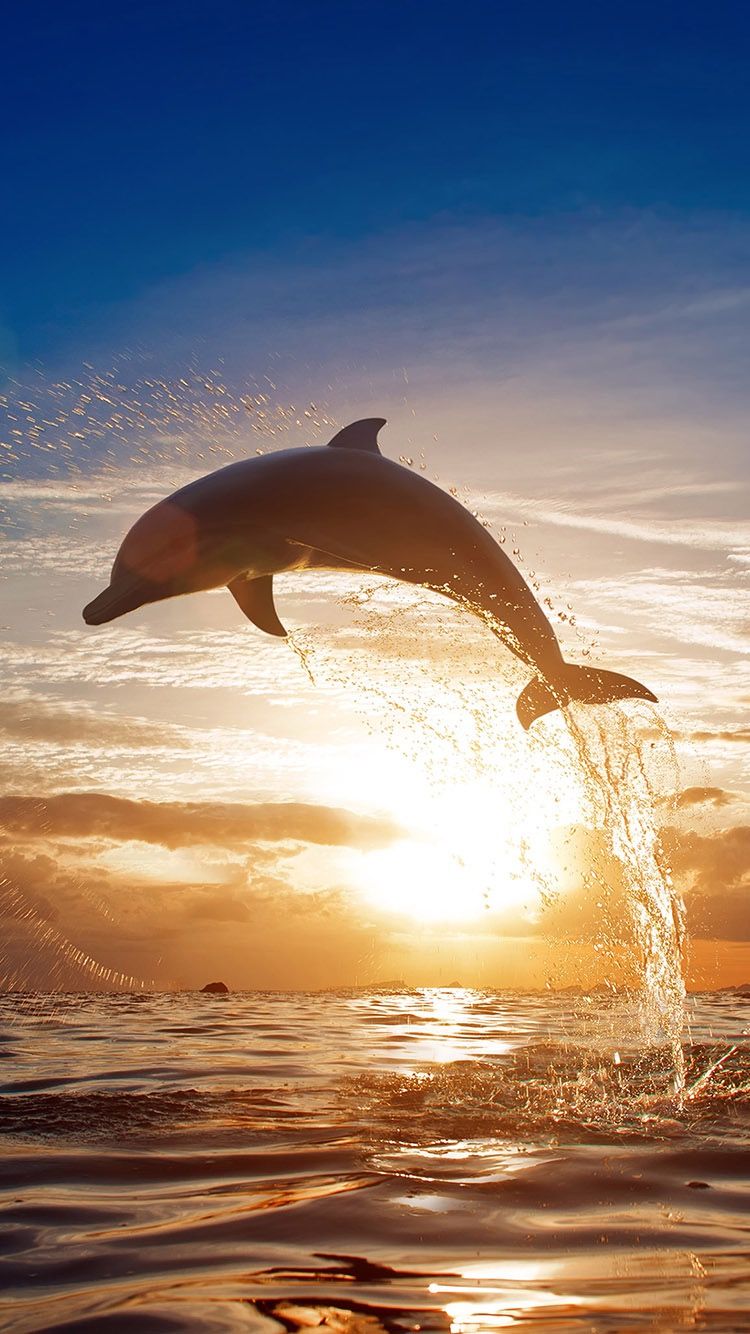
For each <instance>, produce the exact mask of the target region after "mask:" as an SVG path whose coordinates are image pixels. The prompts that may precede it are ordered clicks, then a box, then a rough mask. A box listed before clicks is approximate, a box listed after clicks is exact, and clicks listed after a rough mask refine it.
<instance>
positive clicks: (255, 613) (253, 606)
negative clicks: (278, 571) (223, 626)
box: [227, 574, 286, 637]
mask: <svg viewBox="0 0 750 1334" xmlns="http://www.w3.org/2000/svg"><path fill="white" fill-rule="evenodd" d="M227 588H228V589H229V592H230V593H231V594H232V597H233V598H234V600H235V602H236V603H237V606H238V607H239V608H240V611H244V613H245V615H246V616H247V619H248V620H249V621H252V623H253V625H257V627H258V629H259V630H265V632H266V634H267V635H279V636H280V637H283V636H285V635H286V630H285V629H284V627H283V625H282V624H281V621H280V620H279V618H278V616H277V614H276V608H275V606H274V605H273V576H272V575H270V574H262V575H261V576H260V577H259V578H258V579H252V578H251V579H248V578H247V577H246V576H245V575H244V574H239V575H238V576H237V578H236V579H233V580H232V581H231V583H229V584H227Z"/></svg>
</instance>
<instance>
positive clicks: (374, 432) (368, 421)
mask: <svg viewBox="0 0 750 1334" xmlns="http://www.w3.org/2000/svg"><path fill="white" fill-rule="evenodd" d="M381 426H385V417H365V418H364V420H363V421H359V422H352V423H351V425H350V426H345V427H344V429H343V430H342V431H339V433H338V435H335V436H334V437H333V440H329V441H328V448H329V449H360V450H364V451H365V453H367V454H379V453H380V448H379V446H378V431H379V430H380V428H381Z"/></svg>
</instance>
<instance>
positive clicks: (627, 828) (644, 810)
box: [566, 706, 685, 1099]
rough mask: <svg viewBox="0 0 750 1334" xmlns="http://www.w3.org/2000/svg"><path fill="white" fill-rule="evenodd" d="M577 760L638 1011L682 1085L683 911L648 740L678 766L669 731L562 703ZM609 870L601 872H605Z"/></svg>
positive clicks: (621, 714) (614, 711)
mask: <svg viewBox="0 0 750 1334" xmlns="http://www.w3.org/2000/svg"><path fill="white" fill-rule="evenodd" d="M566 721H567V725H568V729H569V733H570V736H571V738H572V740H573V743H574V746H575V750H576V756H577V761H578V763H579V764H580V766H581V768H582V770H583V772H584V773H585V775H586V783H587V788H588V790H589V795H590V797H591V799H592V802H593V804H594V807H595V809H596V808H597V807H598V811H599V818H600V819H601V821H602V825H603V828H604V830H605V832H606V836H607V841H608V844H609V849H610V851H611V854H612V856H613V857H615V858H616V859H617V862H618V865H619V867H620V869H621V872H622V876H623V880H624V887H625V898H626V903H627V906H628V908H629V910H630V914H631V926H632V933H633V938H634V944H635V946H636V948H637V950H638V952H639V956H640V957H639V960H638V963H639V972H640V979H641V1017H642V1023H643V1029H644V1037H645V1038H646V1039H647V1040H649V1041H651V1042H653V1043H656V1042H666V1043H667V1044H668V1046H669V1048H670V1050H671V1053H672V1061H673V1065H674V1092H675V1095H676V1096H677V1098H678V1099H681V1098H682V1096H683V1094H684V1089H685V1059H684V1054H683V1048H682V1030H683V1024H684V1006H685V981H684V977H683V969H682V965H683V944H684V917H683V908H682V903H681V900H680V898H679V895H678V894H677V892H676V890H675V887H674V883H673V880H672V875H671V870H670V867H669V865H668V863H667V861H666V858H665V854H664V850H663V848H662V843H661V838H660V827H659V825H660V821H659V818H658V816H657V810H658V803H659V802H660V801H661V802H662V803H663V801H664V794H663V792H659V791H658V790H657V787H656V779H655V775H654V772H653V766H652V765H650V764H649V757H648V749H647V748H648V747H656V745H657V743H656V741H655V740H654V735H653V733H654V731H655V730H656V732H657V735H658V737H659V738H660V740H661V742H662V753H663V751H664V749H665V748H666V751H667V753H668V755H669V756H670V758H671V760H672V764H673V766H674V768H675V769H676V759H675V753H674V747H673V745H672V741H671V736H670V733H669V730H668V728H667V727H666V725H665V724H664V723H663V722H661V721H660V720H654V723H652V724H651V727H650V728H649V731H648V732H647V733H646V734H645V736H644V732H643V729H642V728H638V727H637V725H635V724H634V722H633V721H632V720H631V718H630V717H629V715H628V713H627V712H626V710H625V709H621V708H618V707H613V706H608V707H607V708H606V709H602V710H599V709H596V710H591V709H589V710H587V714H586V716H583V715H582V713H581V712H580V711H579V710H577V709H576V708H575V707H571V708H568V709H567V710H566ZM605 874H606V871H605Z"/></svg>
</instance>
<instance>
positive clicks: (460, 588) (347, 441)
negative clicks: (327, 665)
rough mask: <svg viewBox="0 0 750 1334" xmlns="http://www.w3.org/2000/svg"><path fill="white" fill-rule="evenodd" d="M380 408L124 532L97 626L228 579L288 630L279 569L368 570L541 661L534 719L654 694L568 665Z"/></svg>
mask: <svg viewBox="0 0 750 1334" xmlns="http://www.w3.org/2000/svg"><path fill="white" fill-rule="evenodd" d="M384 425H385V422H384V420H383V419H382V418H368V419H367V420H365V421H358V422H353V423H352V425H351V426H346V427H345V428H344V429H343V430H342V431H339V433H338V435H336V436H334V438H333V440H331V441H330V442H329V444H328V445H324V446H316V447H313V448H309V449H285V450H281V451H279V452H278V453H275V454H266V455H262V456H259V457H257V458H252V459H246V460H244V461H243V462H240V463H231V464H229V465H228V467H225V468H220V469H219V470H218V471H217V472H214V473H210V474H209V475H208V476H207V477H202V478H200V479H199V480H198V481H196V482H191V483H190V484H189V485H188V486H184V487H182V488H181V489H180V490H179V491H175V492H174V494H173V495H171V496H169V497H168V498H167V499H166V500H162V501H159V503H158V504H157V505H154V506H153V508H152V509H150V510H147V512H146V513H145V514H144V515H142V517H141V518H140V519H138V520H137V522H136V523H135V524H134V525H133V527H132V528H131V529H130V531H129V532H128V533H127V535H126V537H125V539H124V541H123V543H122V546H121V547H120V550H119V551H118V553H117V556H116V557H115V562H114V565H113V567H112V577H111V581H110V584H109V587H108V588H105V589H104V591H103V592H102V593H100V594H99V596H98V597H96V598H94V600H93V602H90V603H89V604H88V606H87V607H85V608H84V611H83V617H84V620H85V621H86V622H87V624H88V625H101V624H103V623H104V622H105V621H112V620H114V619H115V618H116V617H118V616H124V615H125V614H126V613H127V612H129V611H134V610H135V608H136V607H141V606H144V605H145V604H147V603H149V602H160V601H162V600H163V599H165V598H171V597H176V596H177V595H178V594H181V593H194V592H198V591H199V590H201V589H208V588H220V587H222V586H223V585H226V586H227V587H228V588H229V591H230V593H231V594H232V595H233V597H234V598H235V599H236V601H237V603H238V604H239V606H240V607H241V609H242V611H243V612H244V613H245V615H246V616H247V617H248V618H249V619H250V620H251V621H252V622H253V623H254V624H255V625H257V626H258V627H259V628H260V629H261V630H265V631H266V632H267V633H268V634H272V635H285V634H286V630H285V629H284V627H283V625H282V624H281V621H280V620H279V617H278V615H277V612H276V608H275V606H274V601H273V576H274V575H275V574H278V573H280V572H281V571H283V570H284V571H285V570H309V569H329V570H331V569H332V570H358V571H361V570H367V571H370V572H373V573H377V574H385V575H389V576H390V577H391V578H392V579H399V580H401V581H403V582H406V583H411V584H421V585H423V586H424V587H426V588H430V589H432V590H435V591H437V592H439V593H442V594H444V595H445V596H446V597H449V598H451V599H453V600H454V601H456V602H458V603H460V604H461V605H463V606H465V607H466V608H467V609H468V610H471V611H474V612H475V613H476V614H478V615H480V616H481V617H482V618H483V619H484V620H485V621H486V623H487V624H488V625H489V627H490V629H492V630H493V632H494V633H495V634H496V635H497V636H498V637H499V638H500V639H501V640H502V641H503V642H504V643H505V644H506V645H507V646H508V647H509V648H510V649H511V650H512V651H513V652H514V653H515V654H516V656H517V657H519V658H520V659H521V661H522V662H523V663H525V664H526V666H528V667H530V668H532V670H533V671H534V673H535V676H534V679H533V680H532V681H530V682H529V684H528V685H527V686H526V687H525V688H524V690H522V691H521V694H520V695H519V698H518V702H517V705H516V711H517V713H518V717H519V719H520V721H521V723H522V724H523V726H524V727H525V728H528V727H530V725H531V723H532V722H534V720H535V719H536V718H539V717H541V716H542V715H543V714H546V713H549V712H551V711H552V710H553V709H556V708H561V707H563V706H565V705H566V704H568V703H569V702H570V701H571V700H580V701H582V702H587V703H591V704H601V703H607V702H609V701H612V700H618V699H648V700H654V701H655V699H656V697H655V695H653V694H652V693H651V691H650V690H647V689H646V687H645V686H642V685H640V684H639V682H638V681H633V680H631V678H630V677H628V676H620V675H618V674H617V673H616V672H607V671H601V670H596V669H594V668H591V667H579V666H574V665H573V664H571V663H567V662H565V661H564V659H563V657H562V653H561V651H560V646H559V644H558V642H557V639H556V637H555V632H554V630H553V629H552V626H551V625H550V623H549V621H548V620H547V617H546V616H545V615H544V612H543V611H542V609H541V607H540V606H539V603H538V602H537V601H536V598H535V597H534V595H533V593H532V592H531V589H530V588H529V587H528V585H527V584H526V582H525V581H524V579H523V578H522V577H521V575H520V573H519V571H518V570H517V569H516V567H515V565H514V564H513V562H512V561H511V560H510V559H509V558H508V557H507V556H506V554H505V552H504V551H503V549H502V547H500V546H498V544H497V542H495V540H494V539H493V538H492V537H491V536H490V534H489V533H488V532H487V530H486V529H485V528H484V527H483V526H482V524H481V523H479V522H478V521H477V520H476V519H475V518H474V517H473V515H472V514H470V513H469V511H468V510H466V509H465V508H464V507H463V505H461V504H460V503H459V502H458V501H457V500H454V499H453V497H452V496H450V495H448V494H447V493H446V492H445V491H443V490H441V488H440V487H437V486H434V485H433V483H432V482H429V481H428V480H427V479H426V478H425V477H423V476H421V474H419V473H413V472H411V471H410V470H409V469H408V468H404V467H401V466H400V465H399V464H398V463H393V462H392V461H391V460H390V459H386V458H384V457H383V455H382V454H381V453H380V450H379V448H378V442H377V436H378V432H379V430H380V428H381V427H382V426H384Z"/></svg>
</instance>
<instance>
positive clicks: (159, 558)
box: [83, 497, 242, 625]
mask: <svg viewBox="0 0 750 1334" xmlns="http://www.w3.org/2000/svg"><path fill="white" fill-rule="evenodd" d="M233 546H234V543H233V540H232V533H231V529H230V530H229V531H227V530H225V531H224V532H221V531H220V530H218V529H217V528H216V527H215V526H211V525H206V524H205V523H201V521H200V518H199V517H198V516H197V515H196V514H195V513H194V512H192V510H191V509H189V508H187V507H186V506H184V505H180V504H178V503H177V501H176V499H175V498H174V497H172V498H170V499H169V500H162V501H160V502H159V504H158V505H154V506H153V508H152V509H150V510H147V512H146V513H145V514H143V515H142V516H141V518H140V519H138V520H137V522H136V523H135V524H134V525H133V527H132V528H131V529H130V531H129V532H128V533H127V534H126V536H125V539H124V541H123V543H122V546H121V547H120V550H119V551H118V553H117V555H116V557H115V562H114V565H113V566H112V574H111V577H110V582H109V586H108V587H107V588H105V589H103V590H102V592H101V593H100V594H99V596H98V597H95V598H94V600H93V602H89V603H88V605H87V606H86V607H84V609H83V619H84V621H85V622H86V624H87V625H103V624H104V623H105V622H106V621H114V620H116V618H117V617H118V616H124V615H125V614H126V612H129V611H135V609H136V608H137V607H143V606H145V605H146V604H147V603H149V602H162V601H164V599H165V598H171V597H177V596H178V595H179V594H181V593H195V592H199V591H200V590H202V589H206V588H220V587H221V586H222V585H223V584H226V583H228V582H229V580H230V579H232V578H234V577H235V575H237V574H238V573H239V572H240V569H241V567H242V562H241V560H239V563H238V557H237V555H236V553H235V552H234V551H233Z"/></svg>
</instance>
